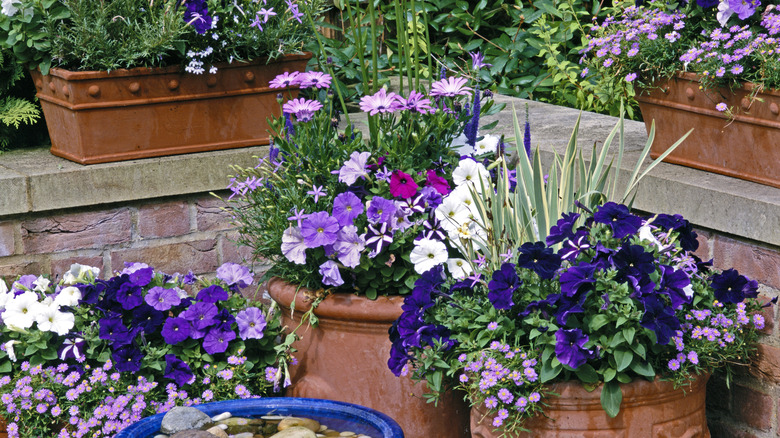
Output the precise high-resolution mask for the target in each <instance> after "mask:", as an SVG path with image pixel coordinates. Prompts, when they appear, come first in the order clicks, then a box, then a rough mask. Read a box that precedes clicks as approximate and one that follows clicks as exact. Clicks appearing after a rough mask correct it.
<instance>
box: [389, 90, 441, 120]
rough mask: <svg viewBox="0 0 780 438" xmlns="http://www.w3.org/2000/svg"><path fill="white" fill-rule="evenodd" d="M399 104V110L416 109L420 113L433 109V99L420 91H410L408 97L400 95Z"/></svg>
mask: <svg viewBox="0 0 780 438" xmlns="http://www.w3.org/2000/svg"><path fill="white" fill-rule="evenodd" d="M397 105H398V109H399V110H409V111H415V112H418V113H420V114H427V113H430V112H431V111H433V110H432V108H431V100H430V99H428V98H427V97H425V95H424V94H422V93H420V92H419V91H412V92H410V93H409V97H407V98H406V99H404V98H403V97H400V98H399V99H398V104H397Z"/></svg>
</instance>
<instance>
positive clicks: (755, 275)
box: [713, 236, 780, 289]
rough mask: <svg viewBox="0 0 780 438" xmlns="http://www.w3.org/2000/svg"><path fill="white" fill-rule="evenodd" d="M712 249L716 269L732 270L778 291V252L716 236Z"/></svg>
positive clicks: (779, 253) (779, 256)
mask: <svg viewBox="0 0 780 438" xmlns="http://www.w3.org/2000/svg"><path fill="white" fill-rule="evenodd" d="M713 249H714V250H713V256H714V257H715V266H716V267H717V268H719V269H728V268H734V269H736V270H738V271H739V273H740V274H742V275H746V276H748V277H750V278H751V279H753V280H756V281H758V282H759V283H762V284H765V285H767V286H770V287H773V288H775V289H780V251H775V250H771V249H768V248H763V247H759V246H755V245H751V244H750V243H746V242H741V241H739V240H734V239H730V238H728V237H724V236H717V238H716V239H715V244H714V246H713Z"/></svg>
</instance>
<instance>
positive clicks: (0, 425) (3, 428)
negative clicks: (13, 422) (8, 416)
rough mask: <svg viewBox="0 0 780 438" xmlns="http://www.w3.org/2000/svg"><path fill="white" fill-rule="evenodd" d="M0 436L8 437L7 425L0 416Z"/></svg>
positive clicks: (2, 437)
mask: <svg viewBox="0 0 780 438" xmlns="http://www.w3.org/2000/svg"><path fill="white" fill-rule="evenodd" d="M0 438H8V425H7V424H6V423H5V420H4V419H2V418H0Z"/></svg>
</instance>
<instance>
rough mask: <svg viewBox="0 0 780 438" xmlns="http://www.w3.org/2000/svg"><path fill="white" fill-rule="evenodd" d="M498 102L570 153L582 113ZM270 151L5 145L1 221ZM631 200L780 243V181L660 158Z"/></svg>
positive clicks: (135, 193)
mask: <svg viewBox="0 0 780 438" xmlns="http://www.w3.org/2000/svg"><path fill="white" fill-rule="evenodd" d="M496 101H497V102H498V103H505V104H507V108H506V109H505V110H504V111H502V112H501V114H499V115H498V116H494V117H493V118H492V119H496V118H497V119H499V120H500V121H499V124H498V127H497V128H496V130H495V131H493V133H494V134H504V135H505V136H507V137H514V130H513V125H512V106H513V105H514V106H515V107H516V109H517V111H518V118H519V119H520V120H523V119H524V109H525V104H526V103H527V104H528V105H529V113H530V122H531V136H532V143H533V146H534V147H536V146H537V145H538V146H539V147H540V148H541V151H542V157H543V159H544V161H545V162H547V163H549V162H551V160H552V156H553V155H552V151H553V150H555V151H557V152H558V153H563V150H564V148H565V146H566V144H567V142H568V139H569V136H570V135H571V131H572V128H573V127H574V123H575V122H576V120H577V117H578V116H579V115H580V112H579V111H577V110H574V109H571V108H565V107H559V106H554V105H549V104H544V103H540V102H533V101H526V100H523V99H515V98H509V97H504V96H496ZM353 119H354V120H359V117H355V116H353ZM492 119H490V120H492ZM488 121H489V120H487V121H486V122H488ZM617 121H618V119H616V118H614V117H609V116H605V115H600V114H595V113H587V112H583V113H582V117H581V121H580V131H579V136H578V140H579V143H580V145H581V147H582V148H583V150H585V151H589V150H590V148H591V147H592V145H593V144H594V143H598V144H599V145H601V144H602V142H603V141H604V139H606V138H607V136H608V135H609V132H610V131H611V130H612V128H613V127H614V126H615V124H616V123H617ZM624 133H625V139H626V154H625V155H624V162H623V168H622V169H621V180H623V181H625V180H626V179H627V178H628V176H629V175H628V174H629V173H630V170H631V169H632V168H633V163H635V162H636V160H637V159H638V156H639V153H640V151H641V149H642V147H643V146H644V144H645V142H646V140H647V133H646V131H645V127H644V124H643V123H640V122H633V121H626V122H625V131H624ZM615 144H616V143H615ZM613 147H614V146H613ZM267 151H268V148H267V146H261V147H250V148H243V149H230V150H225V151H217V152H205V153H197V154H186V155H176V156H170V157H161V158H149V159H143V160H133V161H125V162H119V163H107V164H95V165H89V166H83V165H80V164H76V163H72V162H70V161H67V160H64V159H61V158H58V157H55V156H53V155H51V154H50V153H49V152H48V149H46V148H38V149H30V150H22V151H13V152H8V153H5V154H2V155H0V191H1V192H2V193H3V196H2V197H0V221H1V220H3V218H4V217H5V216H11V215H18V214H24V213H33V212H46V211H50V210H59V209H66V208H75V207H86V206H91V205H99V204H111V203H122V202H129V201H135V200H142V199H151V198H160V197H164V196H175V195H185V194H193V193H203V192H209V191H215V190H221V189H224V188H225V186H226V185H227V184H228V177H227V175H228V174H229V173H230V168H229V165H230V164H239V165H242V166H252V165H254V164H255V163H256V160H255V158H253V156H262V155H264V154H266V153H267ZM649 162H650V160H649V159H647V160H646V162H645V165H647V164H649ZM634 206H635V207H636V208H638V209H640V210H643V211H648V212H657V213H661V212H663V213H679V214H682V215H683V216H684V217H685V218H686V219H688V220H690V221H691V222H692V223H694V224H695V225H696V226H697V227H702V228H707V229H711V230H714V231H717V232H721V233H725V234H729V235H733V236H737V237H741V238H746V239H750V240H754V241H758V242H764V243H766V244H768V245H770V246H775V247H777V246H780V189H777V188H773V187H769V186H764V185H760V184H755V183H751V182H747V181H742V180H739V179H735V178H730V177H726V176H722V175H716V174H713V173H709V172H704V171H699V170H695V169H689V168H686V167H682V166H678V165H673V164H666V163H661V164H660V165H658V166H657V167H656V168H655V169H654V170H653V171H652V172H651V174H650V175H648V176H647V177H645V179H644V181H643V182H642V184H640V186H639V189H638V191H637V197H636V200H635V202H634Z"/></svg>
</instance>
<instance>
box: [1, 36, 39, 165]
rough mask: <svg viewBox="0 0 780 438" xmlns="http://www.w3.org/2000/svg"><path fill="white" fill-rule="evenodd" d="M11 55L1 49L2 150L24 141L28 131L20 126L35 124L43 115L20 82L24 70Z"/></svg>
mask: <svg viewBox="0 0 780 438" xmlns="http://www.w3.org/2000/svg"><path fill="white" fill-rule="evenodd" d="M9 55H10V53H8V52H6V51H5V50H0V151H3V150H5V149H6V148H8V147H9V146H12V144H15V143H17V142H22V141H23V140H24V134H25V132H26V131H25V130H20V128H23V127H24V126H28V127H29V126H33V125H35V123H36V122H37V121H38V120H39V119H40V117H41V112H40V109H39V107H38V105H36V104H35V103H33V102H31V101H30V100H29V92H27V93H25V91H26V90H22V89H20V88H21V87H20V86H19V84H18V82H20V80H21V79H22V76H23V74H24V70H23V69H22V67H21V66H20V65H18V64H16V63H15V62H13V56H12V55H11V56H9ZM27 132H29V131H27Z"/></svg>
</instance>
